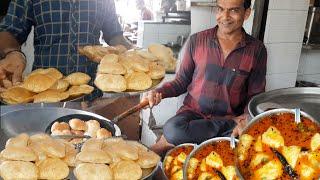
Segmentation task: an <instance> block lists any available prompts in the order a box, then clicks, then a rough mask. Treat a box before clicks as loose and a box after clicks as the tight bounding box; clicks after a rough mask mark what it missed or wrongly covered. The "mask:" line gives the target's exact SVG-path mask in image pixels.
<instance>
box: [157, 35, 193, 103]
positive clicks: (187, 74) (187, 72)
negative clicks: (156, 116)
mask: <svg viewBox="0 0 320 180" xmlns="http://www.w3.org/2000/svg"><path fill="white" fill-rule="evenodd" d="M195 38H196V36H195V35H193V36H191V37H190V38H189V40H188V41H187V42H186V45H185V47H184V48H185V52H184V55H183V59H182V63H181V65H180V67H179V70H178V72H177V74H176V77H175V79H174V80H173V81H171V82H167V83H165V84H164V85H163V86H162V87H160V88H159V89H157V90H156V91H157V92H159V93H161V94H162V97H163V98H168V97H176V96H179V95H181V94H183V93H185V92H187V88H188V86H189V84H190V83H191V81H192V77H193V72H194V68H195V64H194V60H193V55H192V54H193V51H194V47H193V44H194V41H195Z"/></svg>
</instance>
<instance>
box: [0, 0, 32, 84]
mask: <svg viewBox="0 0 320 180" xmlns="http://www.w3.org/2000/svg"><path fill="white" fill-rule="evenodd" d="M32 2H33V1H19V0H11V2H10V5H9V8H8V12H7V14H6V16H5V17H4V18H3V19H2V21H1V22H0V52H2V56H3V57H4V59H2V60H1V61H0V81H4V80H6V81H7V80H9V81H12V83H13V84H15V83H17V82H20V81H21V79H22V77H21V76H22V73H23V71H24V69H25V66H26V59H25V56H24V54H23V53H22V52H19V50H20V45H21V44H22V43H23V42H25V41H26V39H27V37H28V34H29V33H30V30H31V27H32V25H33V24H34V17H33V4H32ZM11 77H12V79H11ZM9 78H10V79H9ZM0 86H1V85H0Z"/></svg>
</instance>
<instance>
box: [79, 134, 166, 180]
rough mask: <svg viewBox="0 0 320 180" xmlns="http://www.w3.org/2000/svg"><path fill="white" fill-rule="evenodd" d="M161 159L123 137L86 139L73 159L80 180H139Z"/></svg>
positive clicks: (140, 145)
mask: <svg viewBox="0 0 320 180" xmlns="http://www.w3.org/2000/svg"><path fill="white" fill-rule="evenodd" d="M159 161H160V157H159V156H158V155H157V154H155V153H154V152H152V151H149V150H148V149H147V148H146V147H145V146H143V145H142V144H140V143H138V142H136V141H125V140H123V139H122V138H108V139H104V140H102V139H96V138H91V139H89V140H87V141H86V142H85V143H84V144H83V146H82V148H81V152H80V153H79V154H78V155H77V157H76V164H77V165H76V168H75V169H74V175H75V177H76V178H77V179H79V180H88V179H92V180H98V179H99V180H104V179H114V180H124V179H131V180H138V179H141V178H143V177H144V176H145V175H148V174H150V173H151V171H152V170H153V169H154V168H155V166H157V164H158V162H159Z"/></svg>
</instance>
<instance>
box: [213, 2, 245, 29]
mask: <svg viewBox="0 0 320 180" xmlns="http://www.w3.org/2000/svg"><path fill="white" fill-rule="evenodd" d="M243 2H244V0H218V1H217V8H216V12H215V13H216V19H217V23H218V26H219V31H221V32H222V33H224V34H231V33H233V32H235V31H237V30H239V29H241V28H242V25H243V22H244V20H247V19H248V18H249V16H250V12H251V9H250V8H249V9H247V10H245V9H244V7H243Z"/></svg>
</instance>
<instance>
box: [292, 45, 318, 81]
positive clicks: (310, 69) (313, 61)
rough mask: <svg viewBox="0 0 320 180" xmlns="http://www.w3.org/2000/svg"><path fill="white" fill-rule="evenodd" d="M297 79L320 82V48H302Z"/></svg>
mask: <svg viewBox="0 0 320 180" xmlns="http://www.w3.org/2000/svg"><path fill="white" fill-rule="evenodd" d="M297 79H298V80H301V81H309V82H313V83H316V84H320V49H315V50H306V49H303V50H302V52H301V57H300V64H299V69H298V78H297Z"/></svg>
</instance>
